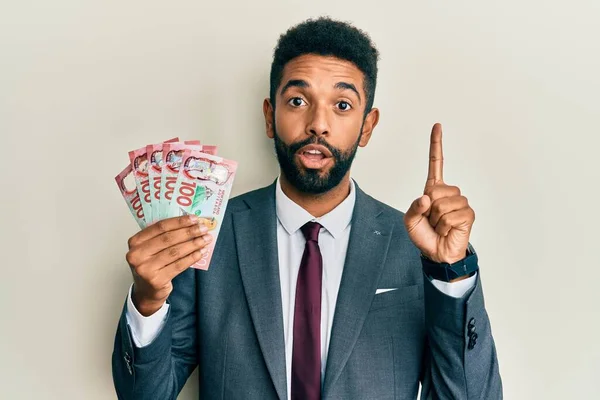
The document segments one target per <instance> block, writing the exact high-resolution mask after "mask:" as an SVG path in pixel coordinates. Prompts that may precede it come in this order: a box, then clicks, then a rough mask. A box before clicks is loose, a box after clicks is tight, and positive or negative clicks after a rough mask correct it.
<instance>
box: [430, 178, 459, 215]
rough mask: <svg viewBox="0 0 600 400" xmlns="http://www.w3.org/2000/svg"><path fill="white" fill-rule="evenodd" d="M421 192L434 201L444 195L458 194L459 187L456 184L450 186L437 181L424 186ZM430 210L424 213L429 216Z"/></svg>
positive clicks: (452, 195)
mask: <svg viewBox="0 0 600 400" xmlns="http://www.w3.org/2000/svg"><path fill="white" fill-rule="evenodd" d="M423 194H426V195H427V196H429V198H430V199H431V202H432V203H434V202H435V201H436V200H439V199H442V198H444V197H454V196H460V195H461V193H460V188H459V187H458V186H450V185H446V184H444V183H439V184H437V185H434V186H426V187H425V191H424V192H423ZM430 212H431V209H430V211H428V212H426V213H425V216H426V217H427V218H429V216H430Z"/></svg>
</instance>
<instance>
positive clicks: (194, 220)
mask: <svg viewBox="0 0 600 400" xmlns="http://www.w3.org/2000/svg"><path fill="white" fill-rule="evenodd" d="M190 222H191V223H192V224H195V223H197V222H198V216H197V215H194V214H190Z"/></svg>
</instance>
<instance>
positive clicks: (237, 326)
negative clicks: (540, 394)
mask: <svg viewBox="0 0 600 400" xmlns="http://www.w3.org/2000/svg"><path fill="white" fill-rule="evenodd" d="M377 58H378V52H377V50H376V49H375V48H374V46H373V44H372V43H371V41H370V39H369V37H368V36H367V35H366V34H364V33H363V32H361V31H359V30H358V29H356V28H354V27H352V26H351V25H348V24H345V23H341V22H337V21H333V20H330V19H325V18H321V19H317V20H308V21H305V22H303V23H301V24H299V25H297V26H295V27H293V28H291V29H290V30H288V32H286V33H285V34H284V35H282V36H281V37H280V39H279V43H278V46H277V48H276V49H275V53H274V58H273V63H272V66H271V81H270V97H269V98H267V99H265V101H264V105H263V110H264V115H265V122H266V133H267V136H269V137H270V138H272V139H274V143H275V150H276V154H277V158H278V160H279V164H280V166H281V174H280V176H279V178H278V179H277V180H276V182H275V183H273V184H272V185H270V186H268V187H266V188H262V189H259V190H256V191H253V192H250V193H247V194H244V195H241V196H239V197H236V198H234V199H232V200H231V201H230V203H229V206H228V209H227V212H226V215H225V219H224V221H223V227H222V229H221V233H220V235H219V240H218V242H217V245H216V249H215V253H214V255H213V258H212V261H211V266H210V269H209V271H208V272H204V271H198V270H193V269H188V266H189V265H191V264H193V262H194V261H196V260H198V259H199V258H200V257H201V255H202V253H203V248H204V246H205V245H206V244H207V243H209V242H210V240H212V238H211V236H210V235H209V234H207V233H206V232H207V231H206V229H202V228H200V226H199V224H198V222H197V220H196V219H194V217H180V218H173V219H168V220H164V221H161V222H159V223H157V224H154V225H152V226H150V227H148V228H146V229H144V230H142V231H141V232H139V233H137V234H136V235H134V236H133V237H131V238H130V239H129V252H128V253H127V261H128V263H129V265H130V267H131V270H132V272H133V278H134V284H133V286H132V289H131V290H130V294H129V296H128V298H127V301H126V304H125V307H124V309H123V314H122V316H121V319H120V322H119V326H118V330H117V334H116V340H115V348H114V353H113V375H114V381H115V387H116V390H117V393H118V395H119V398H122V399H171V398H175V397H176V396H177V394H178V393H179V391H180V390H181V388H182V387H183V385H184V383H185V381H186V380H187V378H188V377H189V375H190V374H191V373H192V371H193V370H194V368H196V366H198V367H199V380H200V398H206V399H261V400H263V399H277V398H279V399H321V398H322V399H378V400H382V399H415V398H416V397H417V392H418V388H419V383H421V384H422V395H421V398H422V399H498V398H501V397H502V385H501V380H500V375H499V371H498V363H497V360H496V351H495V347H494V342H493V339H492V335H491V330H490V323H489V320H488V317H487V314H486V311H485V308H484V302H483V294H482V289H481V283H480V281H479V273H478V266H477V257H476V255H475V254H474V250H473V248H472V247H471V246H470V245H469V235H470V232H471V228H472V225H473V221H474V219H475V216H474V212H473V210H472V208H471V207H470V206H469V204H468V201H467V199H466V198H465V197H464V196H462V195H461V192H460V189H459V188H458V187H456V186H449V185H446V184H445V183H444V181H443V176H442V172H443V164H442V162H443V156H442V138H441V134H442V132H441V126H440V125H439V124H436V125H434V127H433V130H432V133H431V144H430V157H429V174H428V177H427V182H426V185H425V190H424V194H423V195H422V196H421V197H419V198H418V199H417V200H415V201H414V202H413V203H412V205H411V206H410V208H409V209H408V211H407V212H406V214H404V213H402V212H400V211H397V210H395V209H393V208H391V207H389V206H386V205H384V204H382V203H380V202H379V201H377V200H375V199H373V198H372V197H370V196H368V195H367V194H365V193H364V192H363V191H362V190H361V189H360V188H359V186H358V185H357V184H356V183H355V182H354V181H353V180H351V179H350V166H351V164H352V160H353V158H354V155H355V153H356V150H357V148H358V147H365V146H366V145H367V143H368V142H369V140H370V138H371V135H372V133H373V129H374V128H375V126H376V125H377V122H378V119H379V111H378V110H377V109H376V108H373V107H372V105H373V98H374V93H375V86H376V78H377Z"/></svg>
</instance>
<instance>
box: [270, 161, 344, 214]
mask: <svg viewBox="0 0 600 400" xmlns="http://www.w3.org/2000/svg"><path fill="white" fill-rule="evenodd" d="M279 179H280V182H281V190H283V193H285V195H286V196H287V197H289V198H290V199H291V200H292V201H293V202H294V203H296V204H298V205H299V206H300V207H302V208H304V209H305V210H306V211H308V212H309V213H310V215H312V216H313V217H315V218H319V217H322V216H323V215H325V214H327V213H328V212H330V211H331V210H333V209H334V208H336V207H337V206H338V205H339V204H340V203H341V202H342V201H344V199H345V198H346V197H348V195H349V194H350V171H348V173H347V174H346V175H345V176H344V178H343V179H342V181H341V182H340V183H339V185H337V186H336V187H334V188H333V189H331V190H330V191H328V192H326V193H321V194H312V193H304V192H301V191H299V190H298V189H296V188H295V187H294V186H292V184H291V183H289V182H288V180H287V179H286V178H285V175H284V174H283V173H281V174H280V178H279Z"/></svg>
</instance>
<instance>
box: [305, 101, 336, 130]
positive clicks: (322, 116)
mask: <svg viewBox="0 0 600 400" xmlns="http://www.w3.org/2000/svg"><path fill="white" fill-rule="evenodd" d="M309 115H310V117H309V118H310V119H309V121H308V123H307V124H306V133H307V134H308V135H314V136H322V135H328V134H329V129H330V128H329V121H328V115H327V107H326V106H324V105H322V104H316V105H313V107H311V110H310V114H309Z"/></svg>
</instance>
